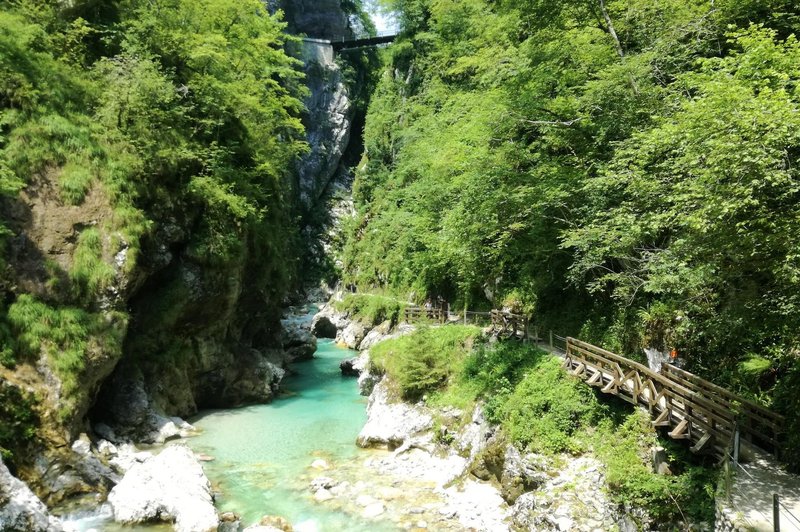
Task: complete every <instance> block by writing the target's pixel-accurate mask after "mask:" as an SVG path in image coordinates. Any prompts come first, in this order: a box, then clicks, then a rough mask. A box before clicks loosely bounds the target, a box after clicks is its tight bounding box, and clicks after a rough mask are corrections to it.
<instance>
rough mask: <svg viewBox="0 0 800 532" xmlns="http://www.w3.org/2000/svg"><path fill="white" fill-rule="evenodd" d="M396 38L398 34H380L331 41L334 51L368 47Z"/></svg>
mask: <svg viewBox="0 0 800 532" xmlns="http://www.w3.org/2000/svg"><path fill="white" fill-rule="evenodd" d="M396 38H397V35H396V34H391V35H378V36H376V37H364V38H362V39H349V40H342V41H331V46H332V47H333V50H334V51H336V52H339V51H341V50H354V49H356V48H366V47H368V46H377V45H379V44H389V43H391V42H394V40H395V39H396Z"/></svg>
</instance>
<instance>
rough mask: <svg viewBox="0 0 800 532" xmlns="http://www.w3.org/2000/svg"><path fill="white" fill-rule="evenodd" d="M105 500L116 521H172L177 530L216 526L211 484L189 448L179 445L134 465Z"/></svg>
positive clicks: (208, 531)
mask: <svg viewBox="0 0 800 532" xmlns="http://www.w3.org/2000/svg"><path fill="white" fill-rule="evenodd" d="M108 501H109V502H110V503H111V506H112V508H113V509H114V519H115V520H116V521H117V522H119V523H124V524H137V523H144V522H148V521H166V522H174V523H175V524H174V527H175V530H177V531H178V532H212V531H216V530H217V527H218V526H219V517H218V516H217V511H216V510H215V509H214V499H213V497H212V495H211V483H210V482H209V481H208V478H207V477H206V475H205V473H204V472H203V468H202V467H201V465H200V462H198V460H197V458H195V456H194V454H193V453H192V451H190V450H189V449H188V448H186V447H184V446H182V445H173V446H170V447H167V448H166V449H164V450H163V451H162V452H161V454H159V455H157V456H154V457H152V458H150V459H149V460H146V461H145V462H143V463H140V464H136V465H134V466H133V467H132V468H131V469H130V470H129V471H128V472H127V473H126V474H125V476H124V477H123V479H122V481H121V482H120V483H119V484H117V486H116V487H114V489H113V490H111V494H110V495H109V496H108Z"/></svg>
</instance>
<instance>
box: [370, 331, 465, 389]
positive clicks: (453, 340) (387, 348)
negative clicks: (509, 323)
mask: <svg viewBox="0 0 800 532" xmlns="http://www.w3.org/2000/svg"><path fill="white" fill-rule="evenodd" d="M479 334H480V329H478V328H477V327H469V326H462V325H454V326H446V327H423V328H421V329H418V330H417V331H416V332H414V333H413V334H410V335H408V336H403V337H400V338H396V339H393V340H387V341H385V342H381V343H379V344H378V345H376V346H375V347H373V348H372V350H371V351H370V355H371V363H372V364H373V366H375V367H376V368H377V369H379V370H382V371H384V372H385V373H386V374H388V375H389V377H390V378H391V379H392V381H393V382H395V383H396V384H397V385H398V386H399V388H400V393H401V395H402V397H403V398H404V399H407V400H411V401H414V400H418V399H420V398H421V397H422V396H423V395H424V394H426V393H429V392H433V391H436V390H439V389H441V388H442V387H443V386H444V385H445V384H446V383H447V382H448V381H450V380H451V379H452V377H454V376H455V375H456V374H457V373H458V371H459V369H460V368H461V364H462V363H463V360H464V359H465V358H466V356H467V354H468V353H469V351H470V350H471V349H472V344H473V340H474V339H475V338H476V337H477V336H478V335H479Z"/></svg>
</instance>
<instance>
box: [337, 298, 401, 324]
mask: <svg viewBox="0 0 800 532" xmlns="http://www.w3.org/2000/svg"><path fill="white" fill-rule="evenodd" d="M335 307H336V310H338V311H339V312H348V313H350V315H351V316H353V317H356V318H359V319H362V320H364V321H366V322H367V323H369V324H370V325H379V324H381V323H383V322H384V321H387V320H388V321H390V322H391V324H392V325H396V324H397V323H398V322H399V321H400V319H401V318H402V317H403V311H404V309H405V307H406V305H405V304H404V303H402V302H401V301H398V300H397V299H394V298H391V297H385V296H376V295H372V294H347V295H345V296H344V298H343V299H342V300H341V301H337V302H336V303H335Z"/></svg>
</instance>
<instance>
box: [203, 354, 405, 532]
mask: <svg viewBox="0 0 800 532" xmlns="http://www.w3.org/2000/svg"><path fill="white" fill-rule="evenodd" d="M353 354H354V353H353V352H352V351H349V350H346V349H342V348H340V347H338V346H336V345H335V344H334V343H333V342H332V341H325V340H321V341H320V342H319V344H318V349H317V353H316V355H315V357H316V358H315V359H314V360H313V361H310V362H305V363H302V364H297V365H295V366H294V368H293V369H294V371H295V372H296V374H294V375H291V376H287V377H286V378H285V379H284V381H283V385H282V386H283V389H284V390H285V391H286V392H287V395H286V396H284V397H282V398H280V399H277V400H275V401H274V402H273V403H271V404H268V405H257V406H249V407H244V408H238V409H235V410H221V411H211V412H206V413H203V414H201V415H200V416H198V417H196V418H194V419H192V420H190V421H191V423H192V424H193V425H194V426H195V427H197V428H198V429H200V430H202V431H203V432H202V434H200V435H199V436H196V437H193V438H190V439H189V440H188V444H189V446H190V447H191V448H192V449H193V450H194V451H196V452H199V453H205V454H208V455H211V456H213V457H214V458H215V459H214V461H211V462H206V463H205V464H203V466H204V469H205V471H206V475H208V477H209V479H211V482H212V483H213V484H214V487H215V490H216V491H217V492H218V494H219V495H218V498H217V507H218V508H219V509H220V511H221V512H225V511H232V512H236V513H237V514H239V515H240V516H241V517H242V521H243V524H245V525H249V524H253V523H257V522H258V521H259V520H260V519H261V517H263V516H264V515H279V516H282V517H285V518H286V519H288V520H289V521H290V522H291V523H292V524H293V525H294V527H295V530H301V531H305V530H319V531H339V530H348V531H358V530H364V531H376V530H386V529H389V530H394V529H396V528H394V527H392V526H391V525H389V524H388V523H386V524H385V525H384V524H381V523H377V522H367V521H364V520H360V519H358V518H356V517H353V516H351V515H348V514H346V513H344V512H341V511H337V510H336V509H335V508H333V507H331V506H330V505H328V504H321V503H317V502H315V501H314V500H313V493H312V492H311V490H310V489H309V482H310V480H311V479H313V478H314V477H317V476H325V471H319V470H314V469H312V468H311V467H310V466H311V464H312V462H314V460H316V459H319V458H322V459H324V460H326V461H329V462H330V463H331V464H332V465H335V463H337V462H342V461H347V460H354V459H358V454H359V452H363V451H360V450H359V449H358V447H356V445H355V440H356V436H357V435H358V433H359V431H360V430H361V427H362V426H363V425H364V422H365V421H366V411H365V403H366V400H365V399H364V398H363V397H361V396H359V394H358V387H357V385H356V383H355V380H354V379H353V378H346V377H342V375H341V372H340V370H339V362H340V361H341V360H342V359H344V358H347V357H351V356H353ZM387 527H388V528H387Z"/></svg>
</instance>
